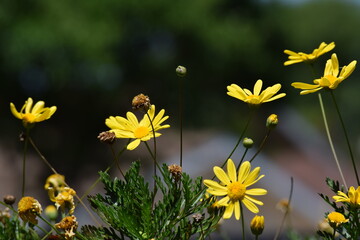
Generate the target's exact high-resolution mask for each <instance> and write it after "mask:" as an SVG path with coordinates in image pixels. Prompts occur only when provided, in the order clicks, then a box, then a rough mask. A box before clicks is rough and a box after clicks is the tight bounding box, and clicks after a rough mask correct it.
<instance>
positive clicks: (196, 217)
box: [192, 213, 204, 223]
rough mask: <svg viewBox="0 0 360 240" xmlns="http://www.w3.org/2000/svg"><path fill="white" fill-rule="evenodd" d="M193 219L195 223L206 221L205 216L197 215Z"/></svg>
mask: <svg viewBox="0 0 360 240" xmlns="http://www.w3.org/2000/svg"><path fill="white" fill-rule="evenodd" d="M192 218H193V219H194V222H196V223H199V222H201V221H202V220H203V219H204V214H200V213H197V214H194V215H192Z"/></svg>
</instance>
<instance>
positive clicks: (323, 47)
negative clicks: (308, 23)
mask: <svg viewBox="0 0 360 240" xmlns="http://www.w3.org/2000/svg"><path fill="white" fill-rule="evenodd" d="M334 47H335V43H334V42H332V43H329V44H326V43H324V42H322V43H321V44H320V46H319V48H316V49H314V51H313V52H312V53H309V54H307V53H303V52H297V53H296V52H293V51H290V50H285V51H284V53H286V54H288V55H289V60H287V61H286V62H285V63H284V66H288V65H291V64H295V63H300V62H305V63H311V62H313V61H315V60H316V59H317V58H318V57H320V56H321V55H323V54H325V53H327V52H329V51H331V50H333V49H334Z"/></svg>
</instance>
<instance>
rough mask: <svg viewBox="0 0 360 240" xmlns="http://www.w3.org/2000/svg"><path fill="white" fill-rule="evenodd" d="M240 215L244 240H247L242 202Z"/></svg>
mask: <svg viewBox="0 0 360 240" xmlns="http://www.w3.org/2000/svg"><path fill="white" fill-rule="evenodd" d="M240 214H241V228H242V240H245V222H244V212H243V206H242V204H241V202H240Z"/></svg>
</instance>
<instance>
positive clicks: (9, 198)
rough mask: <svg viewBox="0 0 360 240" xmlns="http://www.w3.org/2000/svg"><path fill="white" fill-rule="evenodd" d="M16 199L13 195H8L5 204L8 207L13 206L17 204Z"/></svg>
mask: <svg viewBox="0 0 360 240" xmlns="http://www.w3.org/2000/svg"><path fill="white" fill-rule="evenodd" d="M15 200H16V198H15V197H14V196H13V195H6V196H5V197H4V202H5V203H6V204H8V205H13V204H14V203H15Z"/></svg>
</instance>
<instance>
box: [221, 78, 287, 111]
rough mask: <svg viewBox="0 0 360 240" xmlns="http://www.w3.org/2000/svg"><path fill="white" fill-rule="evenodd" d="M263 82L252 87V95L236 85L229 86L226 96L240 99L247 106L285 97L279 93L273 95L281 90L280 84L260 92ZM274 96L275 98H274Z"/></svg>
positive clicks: (260, 81) (258, 82)
mask: <svg viewBox="0 0 360 240" xmlns="http://www.w3.org/2000/svg"><path fill="white" fill-rule="evenodd" d="M262 85H263V82H262V80H260V79H259V80H257V81H256V83H255V85H254V92H253V93H252V92H251V91H250V90H248V89H246V88H244V89H243V88H241V87H239V86H238V85H236V84H231V85H230V86H228V87H227V90H228V92H227V94H228V95H229V96H231V97H234V98H237V99H240V100H241V101H243V102H246V103H248V104H249V105H251V106H253V105H260V104H262V103H265V102H270V101H274V100H276V99H279V98H282V97H285V96H286V94H285V93H280V94H278V95H275V94H276V93H277V92H278V91H279V90H280V88H281V84H280V83H278V84H275V85H274V86H271V87H268V88H266V89H265V90H264V91H262V92H261V88H262ZM274 95H275V96H274Z"/></svg>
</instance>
